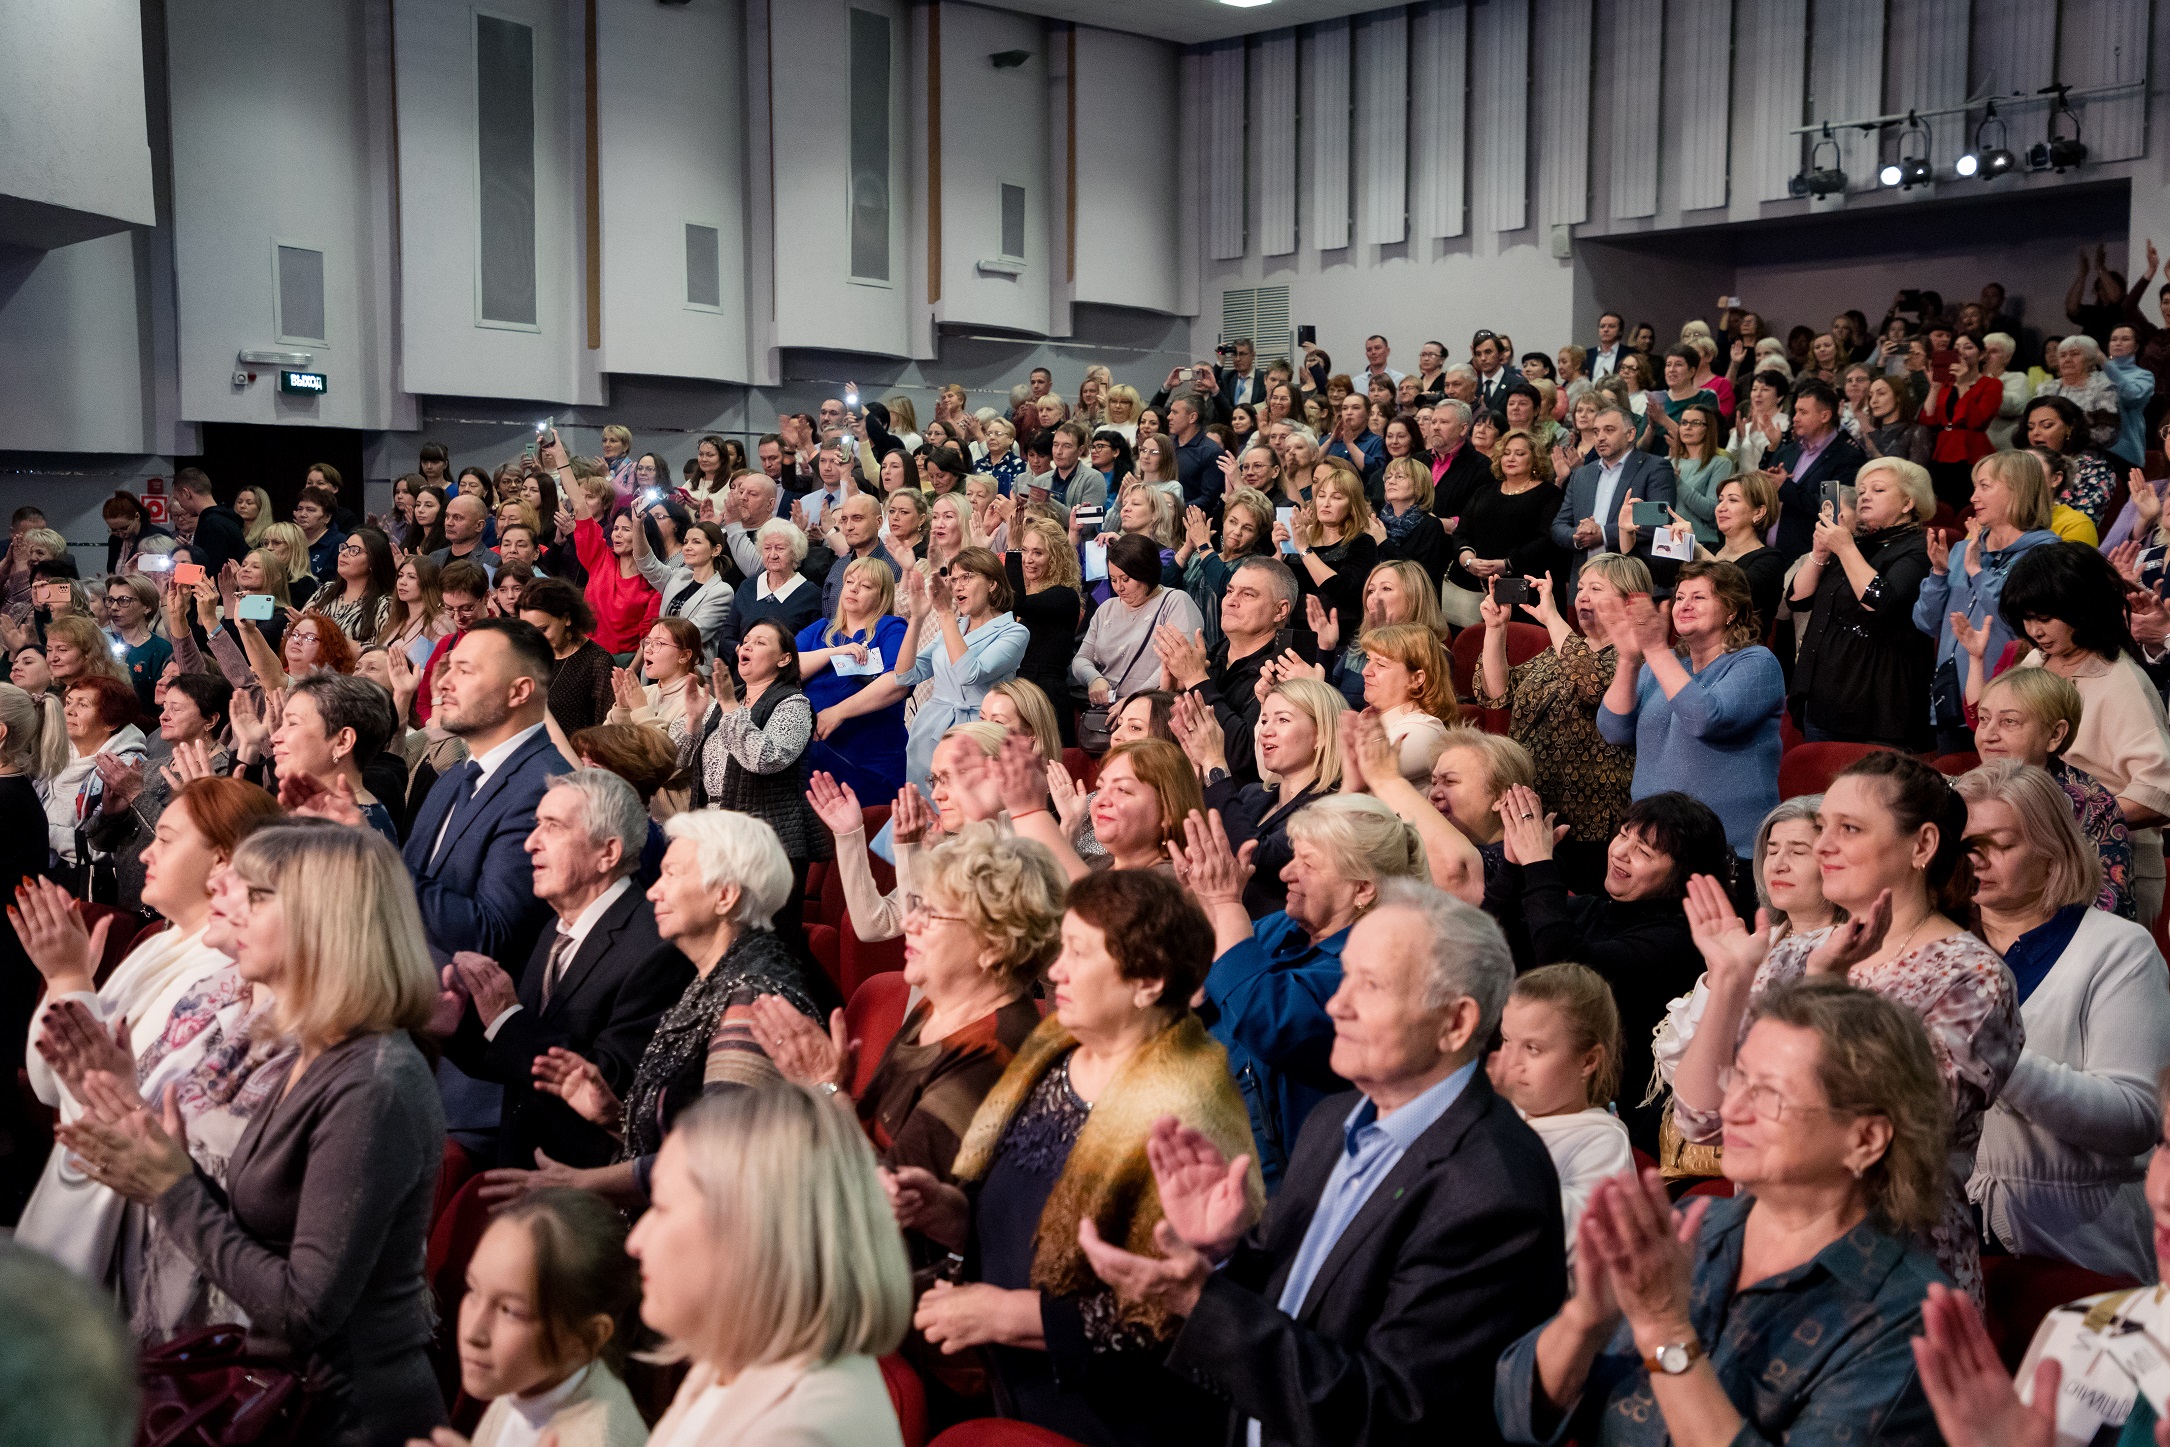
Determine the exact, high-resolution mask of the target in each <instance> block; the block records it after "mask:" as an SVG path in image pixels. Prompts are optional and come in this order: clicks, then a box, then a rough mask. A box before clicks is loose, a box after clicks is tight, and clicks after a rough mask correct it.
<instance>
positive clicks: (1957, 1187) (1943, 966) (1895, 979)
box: [1673, 929, 2026, 1301]
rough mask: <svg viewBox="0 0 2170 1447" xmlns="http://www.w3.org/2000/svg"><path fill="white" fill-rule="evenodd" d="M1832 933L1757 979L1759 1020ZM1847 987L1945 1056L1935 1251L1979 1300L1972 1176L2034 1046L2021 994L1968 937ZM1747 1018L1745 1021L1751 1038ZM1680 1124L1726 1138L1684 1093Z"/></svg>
mask: <svg viewBox="0 0 2170 1447" xmlns="http://www.w3.org/2000/svg"><path fill="white" fill-rule="evenodd" d="M1830 933H1831V931H1830V930H1829V929H1820V930H1812V931H1810V932H1809V933H1807V934H1802V935H1793V936H1791V937H1790V938H1787V939H1784V940H1781V941H1779V943H1778V944H1777V945H1776V946H1775V947H1774V948H1773V949H1772V950H1771V953H1770V955H1769V956H1768V957H1767V958H1766V959H1765V960H1764V961H1763V965H1762V968H1760V969H1758V970H1757V971H1756V982H1755V984H1754V986H1753V987H1751V989H1750V990H1749V1000H1750V1002H1751V1013H1752V1011H1753V1002H1754V1000H1755V999H1756V998H1757V997H1758V996H1760V995H1761V994H1762V993H1763V992H1764V991H1765V990H1768V989H1769V988H1771V987H1772V986H1773V985H1782V984H1785V983H1787V982H1789V981H1792V980H1798V979H1800V978H1801V977H1802V976H1803V975H1805V974H1806V973H1807V972H1808V957H1809V955H1811V954H1812V953H1814V952H1815V949H1816V946H1818V945H1820V944H1822V943H1823V941H1824V937H1825V936H1827V935H1828V934H1830ZM1846 980H1847V983H1848V984H1851V985H1853V986H1855V987H1856V988H1858V989H1863V990H1873V991H1874V992H1875V993H1877V994H1879V995H1882V996H1883V997H1884V998H1885V999H1887V1000H1891V1001H1893V1002H1895V1003H1897V1004H1900V1005H1904V1006H1905V1007H1906V1008H1907V1009H1909V1010H1912V1011H1913V1012H1914V1013H1915V1014H1916V1015H1917V1016H1919V1017H1920V1018H1921V1023H1922V1024H1923V1025H1925V1026H1927V1027H1928V1030H1929V1048H1930V1050H1931V1052H1932V1053H1934V1055H1935V1056H1936V1070H1937V1074H1938V1075H1940V1076H1942V1077H1943V1079H1944V1085H1945V1088H1946V1089H1947V1090H1948V1091H1949V1092H1950V1096H1951V1116H1952V1135H1951V1152H1950V1155H1949V1157H1948V1159H1947V1161H1946V1167H1947V1170H1946V1179H1947V1189H1946V1191H1945V1196H1944V1219H1943V1220H1941V1221H1939V1222H1938V1223H1937V1224H1936V1227H1935V1229H1934V1230H1932V1231H1931V1232H1930V1244H1931V1245H1932V1246H1934V1247H1935V1248H1936V1259H1937V1262H1938V1264H1940V1265H1941V1266H1942V1267H1943V1268H1944V1270H1945V1271H1946V1272H1947V1273H1949V1274H1950V1276H1951V1278H1952V1280H1953V1281H1955V1282H1957V1283H1958V1284H1959V1286H1960V1287H1961V1288H1962V1289H1963V1290H1965V1291H1966V1292H1968V1293H1969V1294H1970V1295H1972V1296H1973V1297H1974V1299H1975V1300H1976V1301H1980V1300H1981V1296H1982V1262H1981V1239H1980V1237H1979V1236H1978V1235H1977V1234H1976V1232H1975V1228H1974V1217H1973V1213H1972V1211H1971V1210H1970V1208H1969V1207H1968V1205H1967V1179H1968V1178H1969V1177H1970V1176H1972V1175H1973V1174H1974V1148H1975V1146H1976V1145H1978V1144H1980V1142H1981V1139H1982V1118H1983V1117H1984V1116H1985V1115H1987V1114H1988V1113H1989V1107H1990V1106H1991V1105H1992V1104H1993V1103H1994V1102H1995V1101H1996V1098H1997V1096H1998V1095H1999V1094H2000V1093H2001V1092H2002V1091H2003V1089H2004V1082H2005V1080H2006V1079H2007V1078H2009V1077H2010V1075H2011V1073H2012V1067H2013V1066H2014V1065H2016V1064H2017V1063H2018V1062H2019V1051H2020V1047H2021V1046H2022V1045H2023V1044H2025V1043H2026V1029H2025V1027H2024V1026H2023V1025H2022V1024H2021V1023H2020V1018H2019V990H2018V988H2017V987H2016V986H2015V985H2014V984H2013V983H2012V974H2011V971H2009V970H2007V969H2005V967H2004V961H2003V960H2002V959H2000V958H1998V956H1997V952H1996V951H1995V950H1993V949H1991V948H1990V947H1989V946H1988V945H1985V944H1983V943H1982V942H1981V941H1980V940H1978V939H1976V938H1975V937H1974V936H1973V935H1971V934H1965V933H1961V934H1955V935H1947V936H1946V937H1945V938H1943V939H1940V940H1932V941H1930V942H1929V943H1928V944H1925V945H1923V946H1922V947H1921V948H1919V949H1917V950H1911V951H1909V952H1908V953H1906V954H1903V955H1900V956H1898V957H1897V958H1896V959H1891V960H1886V961H1884V962H1883V963H1881V964H1876V965H1866V966H1864V965H1856V966H1854V967H1853V969H1852V970H1851V971H1850V972H1849V973H1848V974H1847V976H1846ZM1748 1019H1749V1017H1748V1016H1743V1017H1742V1019H1741V1033H1742V1034H1743V1035H1746V1034H1747V1029H1748ZM1673 1119H1674V1120H1675V1121H1676V1122H1677V1123H1678V1124H1679V1126H1680V1133H1681V1134H1682V1135H1683V1136H1685V1137H1687V1138H1688V1139H1689V1140H1691V1141H1694V1142H1697V1143H1699V1144H1703V1143H1708V1142H1711V1141H1715V1140H1716V1139H1718V1135H1719V1130H1720V1123H1719V1119H1718V1112H1716V1111H1700V1110H1696V1109H1693V1108H1692V1107H1690V1106H1688V1105H1687V1104H1686V1103H1685V1102H1683V1101H1682V1100H1681V1099H1680V1097H1679V1096H1677V1095H1676V1096H1674V1097H1673Z"/></svg>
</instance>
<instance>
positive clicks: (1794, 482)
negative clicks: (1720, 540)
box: [1763, 377, 1869, 563]
mask: <svg viewBox="0 0 2170 1447" xmlns="http://www.w3.org/2000/svg"><path fill="white" fill-rule="evenodd" d="M1838 410H1839V404H1838V393H1836V392H1834V391H1832V390H1831V385H1830V384H1829V383H1828V382H1823V381H1819V380H1818V379H1816V378H1814V377H1810V378H1809V379H1808V380H1806V381H1804V382H1802V383H1801V384H1800V385H1799V386H1797V387H1795V388H1794V389H1793V436H1792V438H1791V439H1790V440H1789V441H1788V442H1787V443H1786V445H1785V446H1784V447H1781V448H1779V449H1778V456H1777V457H1776V459H1774V461H1773V462H1772V465H1771V466H1769V467H1766V468H1764V469H1763V475H1764V476H1765V477H1768V478H1769V479H1770V480H1771V482H1772V483H1773V484H1774V485H1775V486H1776V487H1777V488H1778V542H1777V547H1778V551H1779V552H1780V553H1782V554H1783V555H1784V556H1785V559H1786V561H1787V562H1788V563H1791V562H1792V561H1793V560H1794V559H1795V558H1798V557H1800V556H1801V555H1802V554H1803V553H1805V552H1807V551H1808V550H1809V549H1810V548H1811V547H1813V546H1814V545H1815V542H1816V519H1817V518H1818V517H1820V516H1822V509H1823V489H1824V484H1826V483H1836V484H1838V485H1839V486H1841V487H1851V486H1853V481H1854V474H1855V473H1857V472H1859V471H1860V470H1861V466H1862V464H1863V463H1865V462H1867V461H1868V460H1869V455H1868V454H1867V453H1866V452H1863V451H1862V450H1861V444H1860V443H1858V442H1856V441H1854V440H1853V438H1851V437H1849V436H1847V435H1846V433H1845V431H1844V430H1843V429H1841V428H1840V427H1839V425H1838Z"/></svg>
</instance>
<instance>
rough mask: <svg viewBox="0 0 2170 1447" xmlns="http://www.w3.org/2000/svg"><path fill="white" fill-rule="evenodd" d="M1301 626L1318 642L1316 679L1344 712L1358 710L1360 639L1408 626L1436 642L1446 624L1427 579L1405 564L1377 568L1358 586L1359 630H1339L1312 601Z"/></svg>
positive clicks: (1334, 618)
mask: <svg viewBox="0 0 2170 1447" xmlns="http://www.w3.org/2000/svg"><path fill="white" fill-rule="evenodd" d="M1306 603H1307V609H1306V621H1307V622H1308V623H1309V624H1310V625H1311V631H1312V633H1313V634H1314V635H1315V636H1316V637H1317V639H1318V647H1319V656H1320V657H1321V658H1322V659H1325V660H1327V661H1326V662H1325V663H1323V664H1321V665H1320V674H1319V676H1321V677H1323V678H1324V679H1325V680H1326V681H1327V682H1328V683H1331V684H1332V685H1333V686H1334V687H1336V688H1338V689H1340V690H1341V694H1342V697H1344V698H1346V699H1347V700H1348V701H1349V707H1350V708H1362V707H1363V706H1364V634H1365V633H1366V632H1367V631H1368V630H1370V629H1373V628H1383V627H1385V626H1387V625H1388V624H1390V623H1414V624H1417V625H1419V626H1421V627H1423V628H1425V629H1426V630H1428V631H1429V632H1430V633H1431V635H1432V636H1433V637H1434V638H1438V639H1440V640H1442V641H1444V640H1445V638H1446V636H1447V620H1446V618H1445V616H1444V615H1443V614H1442V613H1441V612H1440V608H1439V594H1438V593H1437V592H1436V591H1435V590H1434V589H1433V587H1432V582H1431V578H1430V577H1429V576H1428V575H1427V574H1426V573H1425V571H1424V570H1423V569H1422V568H1421V567H1419V566H1417V565H1416V564H1415V563H1412V562H1409V561H1408V560H1407V559H1401V560H1397V561H1395V562H1391V563H1381V564H1379V566H1378V567H1376V568H1373V569H1372V570H1371V576H1370V577H1368V578H1366V579H1365V580H1364V613H1363V617H1362V618H1361V619H1360V620H1359V626H1357V627H1355V628H1344V627H1343V626H1342V622H1341V619H1340V618H1339V617H1337V616H1335V615H1332V614H1329V613H1328V612H1327V611H1326V609H1325V607H1324V605H1322V604H1321V603H1320V602H1319V600H1318V599H1317V598H1316V597H1313V598H1310V599H1307V600H1306Z"/></svg>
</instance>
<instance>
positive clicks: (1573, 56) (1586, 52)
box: [1532, 0, 1596, 225]
mask: <svg viewBox="0 0 2170 1447" xmlns="http://www.w3.org/2000/svg"><path fill="white" fill-rule="evenodd" d="M1532 23H1533V24H1534V25H1535V26H1536V28H1537V33H1538V34H1539V35H1542V36H1544V37H1546V39H1545V43H1544V44H1543V45H1540V46H1539V47H1537V90H1536V97H1535V107H1536V111H1537V125H1538V148H1537V154H1538V155H1539V156H1540V157H1541V158H1542V159H1541V161H1540V163H1539V165H1538V168H1537V212H1538V215H1539V216H1540V217H1541V218H1542V219H1543V220H1544V221H1545V222H1546V223H1547V224H1550V225H1562V224H1566V225H1573V224H1574V223H1577V222H1581V221H1587V220H1589V219H1590V90H1591V76H1590V53H1591V49H1592V42H1593V40H1594V36H1593V34H1592V32H1593V30H1594V29H1595V26H1596V0H1537V3H1536V8H1535V9H1534V10H1533V11H1532Z"/></svg>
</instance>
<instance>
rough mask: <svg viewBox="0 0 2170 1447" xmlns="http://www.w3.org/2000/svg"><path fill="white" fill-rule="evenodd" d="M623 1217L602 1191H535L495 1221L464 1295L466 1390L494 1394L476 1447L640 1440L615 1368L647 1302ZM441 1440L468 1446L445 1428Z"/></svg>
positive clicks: (566, 1446)
mask: <svg viewBox="0 0 2170 1447" xmlns="http://www.w3.org/2000/svg"><path fill="white" fill-rule="evenodd" d="M625 1237H626V1227H625V1221H624V1219H623V1218H622V1217H621V1216H619V1214H618V1213H617V1211H616V1210H614V1209H613V1208H611V1207H610V1206H609V1205H607V1204H606V1203H605V1202H604V1201H603V1198H602V1197H600V1196H595V1195H591V1194H589V1193H588V1192H586V1191H573V1190H565V1189H562V1188H550V1189H544V1190H539V1191H530V1192H529V1193H528V1194H526V1195H525V1196H522V1197H521V1198H520V1199H519V1200H518V1201H517V1202H515V1203H514V1204H513V1205H512V1206H511V1207H510V1208H508V1209H507V1210H506V1211H504V1212H503V1213H502V1214H501V1215H499V1216H498V1217H497V1218H496V1219H495V1220H494V1221H492V1222H491V1223H490V1229H489V1230H488V1231H486V1232H484V1233H483V1236H482V1240H481V1241H480V1242H479V1243H478V1244H477V1245H476V1247H475V1254H474V1258H473V1260H471V1261H470V1262H469V1263H468V1267H467V1294H466V1295H465V1296H463V1297H462V1298H460V1335H459V1348H460V1387H461V1390H463V1391H464V1392H465V1393H466V1394H467V1395H468V1396H470V1397H475V1398H479V1399H482V1400H485V1401H488V1402H489V1404H490V1406H489V1409H488V1410H487V1411H485V1412H484V1413H483V1414H482V1421H481V1422H480V1423H479V1424H478V1425H477V1426H476V1428H475V1437H474V1443H473V1447H641V1444H643V1443H645V1442H646V1441H647V1440H648V1428H647V1425H646V1424H645V1423H644V1422H642V1420H641V1416H640V1411H639V1409H638V1408H636V1407H635V1406H634V1405H633V1398H632V1396H631V1394H629V1393H628V1392H627V1391H626V1389H625V1383H623V1382H622V1381H620V1380H619V1379H618V1375H617V1373H615V1372H613V1371H612V1370H611V1366H610V1360H609V1359H611V1358H615V1357H618V1356H619V1355H620V1354H621V1353H622V1351H623V1348H624V1341H625V1333H626V1331H627V1329H628V1328H629V1326H630V1324H631V1321H632V1313H633V1308H634V1305H635V1304H636V1303H637V1302H638V1301H639V1299H640V1275H639V1271H638V1269H637V1268H636V1267H635V1266H634V1263H633V1260H632V1258H631V1257H629V1256H627V1255H626V1254H625ZM431 1443H432V1444H433V1447H464V1444H463V1439H462V1438H461V1437H460V1436H459V1434H457V1433H455V1432H453V1431H452V1430H450V1429H449V1428H444V1427H440V1428H438V1429H437V1431H436V1433H435V1434H434V1435H433V1437H432V1439H431Z"/></svg>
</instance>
